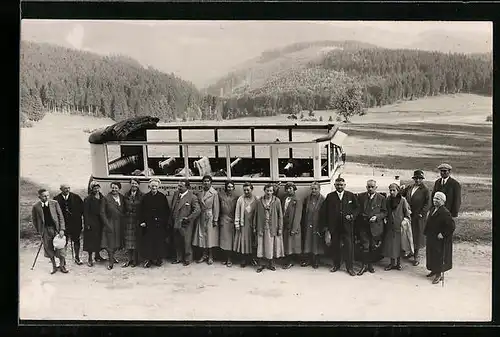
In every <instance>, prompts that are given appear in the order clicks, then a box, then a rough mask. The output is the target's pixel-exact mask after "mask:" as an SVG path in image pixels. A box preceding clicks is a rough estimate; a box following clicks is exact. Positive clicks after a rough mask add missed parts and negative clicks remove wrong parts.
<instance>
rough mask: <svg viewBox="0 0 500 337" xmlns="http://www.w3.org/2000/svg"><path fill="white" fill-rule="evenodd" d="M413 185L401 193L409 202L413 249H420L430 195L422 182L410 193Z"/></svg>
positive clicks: (422, 243)
mask: <svg viewBox="0 0 500 337" xmlns="http://www.w3.org/2000/svg"><path fill="white" fill-rule="evenodd" d="M414 186H415V185H413V184H412V185H410V186H408V187H406V188H405V189H404V190H403V193H401V195H402V196H404V197H405V198H406V200H407V201H408V203H409V204H410V209H411V231H412V233H413V245H414V246H415V249H420V248H423V247H425V235H424V228H425V222H426V221H427V213H428V212H429V208H430V206H431V197H430V191H429V189H428V188H427V187H426V186H425V185H424V184H422V185H420V186H419V187H418V189H417V190H416V191H415V192H414V193H413V195H411V191H412V189H413V187H414ZM410 195H411V196H410Z"/></svg>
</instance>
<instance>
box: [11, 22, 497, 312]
mask: <svg viewBox="0 0 500 337" xmlns="http://www.w3.org/2000/svg"><path fill="white" fill-rule="evenodd" d="M19 64H20V74H19V83H20V88H19V95H20V101H19V102H20V107H19V128H20V153H19V180H20V181H19V236H20V242H19V252H18V254H19V308H18V313H19V319H20V320H44V321H45V320H46V321H50V320H56V321H58V322H61V321H65V320H78V321H83V322H85V321H109V320H117V321H126V322H133V321H282V322H313V321H316V322H317V321H320V322H339V321H348V322H366V321H382V322H442V321H445V322H489V321H491V319H492V154H493V150H492V133H493V131H492V125H493V98H492V96H493V25H492V23H491V22H487V21H291V20H281V21H245V20H241V21H239V20H233V21H222V20H221V21H216V20H205V21H201V20H200V21H196V20H191V21H188V20H59V19H57V20H55V19H54V20H45V19H23V20H21V39H20V59H19Z"/></svg>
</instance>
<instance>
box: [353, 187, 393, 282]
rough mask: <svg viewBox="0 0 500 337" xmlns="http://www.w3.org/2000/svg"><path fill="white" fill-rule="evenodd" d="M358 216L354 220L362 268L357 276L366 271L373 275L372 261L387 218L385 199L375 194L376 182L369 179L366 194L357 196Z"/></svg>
mask: <svg viewBox="0 0 500 337" xmlns="http://www.w3.org/2000/svg"><path fill="white" fill-rule="evenodd" d="M358 201H359V206H360V215H359V216H358V218H357V219H356V225H357V227H358V230H357V232H358V233H359V238H360V241H361V245H362V258H361V260H362V262H363V266H362V267H361V270H360V271H359V272H358V275H360V276H361V275H363V274H364V273H365V272H366V271H368V272H370V273H374V272H375V269H373V265H372V259H373V256H372V255H373V253H374V252H375V250H376V248H377V245H378V243H379V242H381V239H382V234H383V232H384V219H385V218H386V216H387V204H386V201H385V197H384V196H383V195H382V194H380V193H377V182H376V181H375V180H373V179H370V180H368V181H367V182H366V192H363V193H360V194H359V195H358Z"/></svg>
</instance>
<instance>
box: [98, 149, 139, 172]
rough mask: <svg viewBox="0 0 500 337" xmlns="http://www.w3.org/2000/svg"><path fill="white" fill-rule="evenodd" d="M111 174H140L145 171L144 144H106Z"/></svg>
mask: <svg viewBox="0 0 500 337" xmlns="http://www.w3.org/2000/svg"><path fill="white" fill-rule="evenodd" d="M106 151H107V157H108V171H109V174H110V175H140V174H141V172H142V173H143V171H144V161H143V151H142V145H115V144H108V145H106Z"/></svg>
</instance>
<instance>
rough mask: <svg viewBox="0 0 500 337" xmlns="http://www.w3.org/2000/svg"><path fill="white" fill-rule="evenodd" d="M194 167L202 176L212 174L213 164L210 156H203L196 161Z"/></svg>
mask: <svg viewBox="0 0 500 337" xmlns="http://www.w3.org/2000/svg"><path fill="white" fill-rule="evenodd" d="M194 167H195V168H196V169H197V170H198V173H199V175H200V176H205V175H212V166H211V165H210V160H209V159H208V157H206V156H204V157H201V158H200V159H199V160H196V161H195V162H194Z"/></svg>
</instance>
